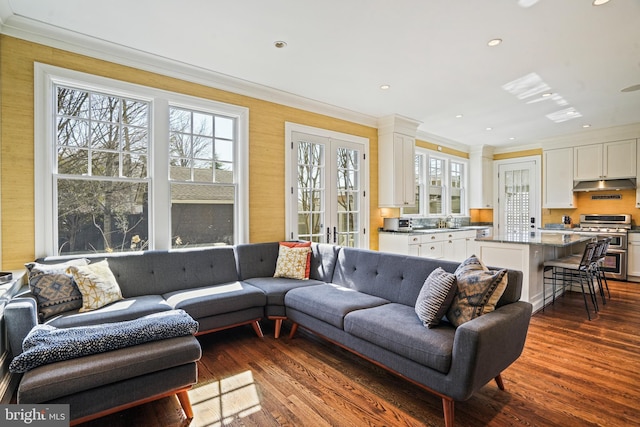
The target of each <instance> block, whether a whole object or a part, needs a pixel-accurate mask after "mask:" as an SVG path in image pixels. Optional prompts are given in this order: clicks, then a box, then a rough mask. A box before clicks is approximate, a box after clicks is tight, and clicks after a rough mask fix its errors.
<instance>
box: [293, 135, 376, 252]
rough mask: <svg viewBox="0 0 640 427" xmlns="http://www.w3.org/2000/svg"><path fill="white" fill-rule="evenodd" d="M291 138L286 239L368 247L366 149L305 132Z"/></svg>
mask: <svg viewBox="0 0 640 427" xmlns="http://www.w3.org/2000/svg"><path fill="white" fill-rule="evenodd" d="M289 136H290V138H291V139H290V143H288V144H287V145H288V147H287V148H288V149H289V150H290V156H288V157H289V160H288V162H287V163H288V164H289V165H290V167H289V171H288V175H289V180H288V183H287V186H288V193H289V194H288V198H289V201H288V203H287V205H288V208H287V210H288V213H289V214H288V219H287V236H288V237H289V238H291V239H300V240H309V241H312V242H318V243H334V244H337V245H340V246H350V247H360V248H363V247H364V248H366V247H368V240H367V239H366V238H365V235H366V228H367V224H368V222H369V218H368V208H367V204H366V202H365V198H366V191H367V188H366V183H367V182H368V180H366V179H365V177H366V175H367V174H366V169H367V163H366V144H364V143H362V142H358V141H349V140H345V139H342V138H339V137H335V136H326V135H317V134H314V133H305V132H300V131H291V132H290V133H289ZM338 136H340V135H338ZM366 237H367V238H368V236H366Z"/></svg>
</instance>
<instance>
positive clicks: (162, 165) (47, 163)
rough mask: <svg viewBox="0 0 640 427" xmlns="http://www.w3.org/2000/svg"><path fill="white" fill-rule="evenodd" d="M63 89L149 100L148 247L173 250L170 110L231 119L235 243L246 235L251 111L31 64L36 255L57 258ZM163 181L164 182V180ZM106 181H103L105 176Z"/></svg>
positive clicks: (58, 68) (244, 238)
mask: <svg viewBox="0 0 640 427" xmlns="http://www.w3.org/2000/svg"><path fill="white" fill-rule="evenodd" d="M56 85H63V86H66V87H71V88H75V89H80V90H89V91H95V92H100V93H105V94H109V95H114V96H122V97H127V98H134V99H139V100H143V101H148V102H150V116H149V121H150V127H149V137H148V138H149V152H148V162H149V169H148V180H149V202H148V203H149V247H148V248H147V249H148V250H169V249H171V191H170V184H171V181H170V179H169V107H170V106H171V107H178V108H187V109H191V110H198V111H206V112H209V113H213V114H218V115H221V116H226V117H232V118H234V119H235V132H236V135H237V138H236V144H235V145H234V147H233V150H234V153H233V154H234V170H233V185H234V186H235V206H234V223H235V224H234V243H235V244H239V243H246V242H248V237H249V171H248V168H249V160H248V157H249V156H248V153H249V143H248V141H249V109H248V108H246V107H241V106H237V105H231V104H225V103H221V102H217V101H213V100H209V99H204V98H197V97H193V96H189V95H184V94H180V93H176V92H170V91H166V90H162V89H156V88H152V87H148V86H143V85H138V84H133V83H128V82H124V81H120V80H115V79H111V78H107V77H101V76H96V75H92V74H87V73H82V72H79V71H74V70H69V69H65V68H60V67H55V66H51V65H47V64H42V63H38V62H36V63H35V64H34V92H35V93H34V107H35V110H34V180H35V182H34V191H35V200H34V208H35V256H36V257H45V256H56V255H58V248H57V233H56V229H57V218H56V215H54V213H55V212H57V207H56V203H57V197H56V191H55V188H54V182H55V179H54V176H53V174H54V172H55V169H54V166H55V157H54V156H55V149H54V141H55V140H56V135H55V111H56V108H55V103H56V95H55V93H54V87H55V86H56ZM162 177H164V179H163V178H162ZM105 178H106V177H105Z"/></svg>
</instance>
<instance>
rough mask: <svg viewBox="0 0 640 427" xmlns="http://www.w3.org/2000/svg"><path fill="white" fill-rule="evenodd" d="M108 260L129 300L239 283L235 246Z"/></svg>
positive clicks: (50, 260) (94, 258)
mask: <svg viewBox="0 0 640 427" xmlns="http://www.w3.org/2000/svg"><path fill="white" fill-rule="evenodd" d="M76 258H78V257H76ZM87 258H89V259H90V260H91V262H97V261H100V260H102V259H104V258H105V256H104V255H102V256H88V257H87ZM106 258H107V260H108V261H109V268H110V269H111V271H112V272H113V275H114V276H115V278H116V280H117V282H118V285H120V289H121V290H122V295H123V296H124V297H125V298H128V297H135V296H140V295H162V294H164V293H167V292H172V291H177V290H181V289H190V288H199V287H202V286H211V285H217V284H221V283H228V282H234V281H236V280H238V273H237V271H236V260H235V254H234V251H233V247H231V246H221V247H215V248H206V249H189V250H175V251H147V252H142V253H122V254H120V253H119V254H110V255H109V256H108V257H106ZM64 259H69V258H68V257H65V258H64ZM64 259H61V258H57V257H56V258H48V259H45V260H39V261H40V262H42V261H44V262H47V263H55V262H62V261H64Z"/></svg>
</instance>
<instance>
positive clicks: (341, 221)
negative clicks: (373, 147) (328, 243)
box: [336, 147, 360, 247]
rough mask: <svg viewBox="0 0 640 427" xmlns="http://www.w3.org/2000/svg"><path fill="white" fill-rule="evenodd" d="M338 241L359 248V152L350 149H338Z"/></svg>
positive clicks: (343, 244)
mask: <svg viewBox="0 0 640 427" xmlns="http://www.w3.org/2000/svg"><path fill="white" fill-rule="evenodd" d="M336 156H337V158H336V165H337V171H336V172H337V189H338V191H337V193H336V196H337V200H336V206H337V210H338V230H337V231H338V241H337V243H338V244H339V245H341V246H350V247H358V246H359V244H360V242H359V238H358V236H359V233H358V228H359V222H360V221H359V220H360V206H359V203H358V200H359V198H360V188H359V187H360V185H359V176H360V169H359V161H358V160H359V157H360V156H359V151H358V150H352V149H348V148H343V147H340V148H337V149H336Z"/></svg>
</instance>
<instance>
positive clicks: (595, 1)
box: [593, 0, 609, 6]
mask: <svg viewBox="0 0 640 427" xmlns="http://www.w3.org/2000/svg"><path fill="white" fill-rule="evenodd" d="M606 3H609V0H593V5H594V6H602V5H603V4H606Z"/></svg>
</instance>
